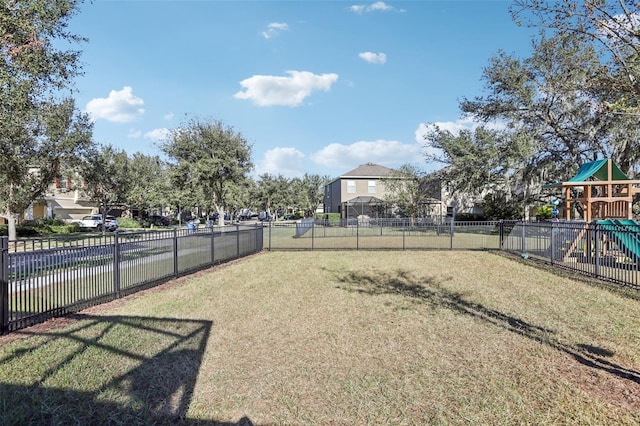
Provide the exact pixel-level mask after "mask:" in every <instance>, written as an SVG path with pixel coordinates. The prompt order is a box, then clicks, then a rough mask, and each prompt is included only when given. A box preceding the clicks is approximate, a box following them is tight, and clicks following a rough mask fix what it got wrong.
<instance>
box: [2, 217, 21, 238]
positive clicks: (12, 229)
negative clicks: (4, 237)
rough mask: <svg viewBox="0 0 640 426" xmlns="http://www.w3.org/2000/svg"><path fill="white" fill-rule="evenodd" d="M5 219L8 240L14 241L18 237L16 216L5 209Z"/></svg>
mask: <svg viewBox="0 0 640 426" xmlns="http://www.w3.org/2000/svg"><path fill="white" fill-rule="evenodd" d="M1 217H4V218H5V219H7V228H8V230H9V241H15V240H17V239H18V235H17V232H16V217H15V215H14V214H13V213H12V212H11V211H8V210H7V211H6V212H5V214H4V216H1Z"/></svg>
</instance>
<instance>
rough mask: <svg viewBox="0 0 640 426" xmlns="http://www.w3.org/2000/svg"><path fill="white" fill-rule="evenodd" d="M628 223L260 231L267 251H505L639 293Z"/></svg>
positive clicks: (637, 249)
mask: <svg viewBox="0 0 640 426" xmlns="http://www.w3.org/2000/svg"><path fill="white" fill-rule="evenodd" d="M639 228H640V225H638V224H637V222H634V221H621V220H605V221H598V222H591V223H586V222H515V221H494V222H466V221H464V222H463V221H458V222H454V221H450V222H449V223H444V224H434V223H429V222H425V221H419V220H418V221H413V222H412V221H410V220H407V219H400V220H396V219H376V220H374V219H366V220H351V221H349V222H345V221H341V222H329V221H323V220H318V221H314V220H313V219H305V220H302V221H299V222H297V223H277V222H276V223H272V224H270V225H269V226H268V227H266V228H265V237H264V241H265V248H268V249H269V250H456V249H459V250H492V249H493V250H505V251H508V252H512V253H516V254H518V255H520V256H522V258H523V259H533V260H537V261H541V262H544V263H547V264H551V265H554V266H557V267H560V268H565V269H569V270H572V271H576V272H579V273H581V274H585V275H589V276H592V277H595V278H599V279H604V280H608V281H613V282H616V283H618V284H621V285H625V286H629V287H633V288H636V289H639V290H640V266H639V265H640V229H639Z"/></svg>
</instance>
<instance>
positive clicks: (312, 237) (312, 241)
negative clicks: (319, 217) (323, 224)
mask: <svg viewBox="0 0 640 426" xmlns="http://www.w3.org/2000/svg"><path fill="white" fill-rule="evenodd" d="M315 231H316V220H315V218H314V219H313V222H311V251H313V248H314V241H315Z"/></svg>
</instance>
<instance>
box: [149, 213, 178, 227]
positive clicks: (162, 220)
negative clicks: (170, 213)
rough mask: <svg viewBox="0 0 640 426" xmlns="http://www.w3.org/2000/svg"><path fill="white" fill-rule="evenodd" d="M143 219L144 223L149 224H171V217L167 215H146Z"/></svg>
mask: <svg viewBox="0 0 640 426" xmlns="http://www.w3.org/2000/svg"><path fill="white" fill-rule="evenodd" d="M144 221H145V222H146V223H148V224H149V225H155V226H169V225H171V218H170V217H167V216H160V215H151V216H147V217H146V218H145V219H144Z"/></svg>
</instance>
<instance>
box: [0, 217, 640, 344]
mask: <svg viewBox="0 0 640 426" xmlns="http://www.w3.org/2000/svg"><path fill="white" fill-rule="evenodd" d="M638 228H639V226H638V225H637V223H635V222H631V221H607V222H606V223H595V222H594V223H575V222H557V223H551V222H533V223H526V222H506V221H504V222H503V221H496V222H450V223H445V224H435V223H429V222H424V221H422V222H421V221H414V222H412V221H409V220H389V219H385V220H366V221H363V220H359V221H355V222H353V221H351V222H348V223H347V222H344V223H330V222H328V221H318V222H315V221H314V220H313V219H305V220H303V221H300V222H298V223H282V222H271V223H268V224H265V226H263V225H262V224H259V225H255V226H235V227H226V228H223V229H222V230H220V229H219V228H205V229H202V228H201V229H199V230H196V231H195V232H189V231H188V230H187V229H173V230H168V231H146V232H122V233H115V234H109V235H108V237H95V238H91V239H89V238H86V237H81V238H80V237H75V238H70V239H60V238H56V239H53V238H52V239H29V240H21V241H18V242H10V241H8V239H7V238H6V237H2V238H0V332H2V333H6V332H9V331H13V330H17V329H20V328H23V327H26V326H29V325H32V324H36V323H38V322H42V321H44V320H46V319H49V318H52V317H56V316H61V315H64V314H66V313H70V312H75V311H77V310H80V309H83V308H85V307H87V306H91V305H96V304H99V303H102V302H105V301H109V300H113V299H116V298H118V297H121V296H123V295H126V294H130V293H133V292H135V291H138V290H140V289H143V288H147V287H151V286H154V285H157V284H159V283H161V282H164V281H166V280H169V279H172V278H175V277H178V276H181V275H185V274H188V273H191V272H194V271H197V270H200V269H203V268H207V267H210V266H212V265H215V264H219V263H223V262H226V261H228V260H232V259H235V258H240V257H243V256H247V255H249V254H252V253H256V252H259V251H261V250H262V249H263V248H264V249H268V250H491V249H493V250H506V251H509V252H513V253H517V254H519V255H521V256H522V257H523V258H525V259H529V258H530V259H535V260H538V261H542V262H546V263H548V264H551V265H554V266H557V267H562V268H566V269H570V270H573V271H577V272H580V273H583V274H587V275H590V276H593V277H596V278H599V279H606V280H609V281H613V282H616V283H619V284H621V285H625V286H629V287H633V288H636V289H639V290H640V229H638Z"/></svg>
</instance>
